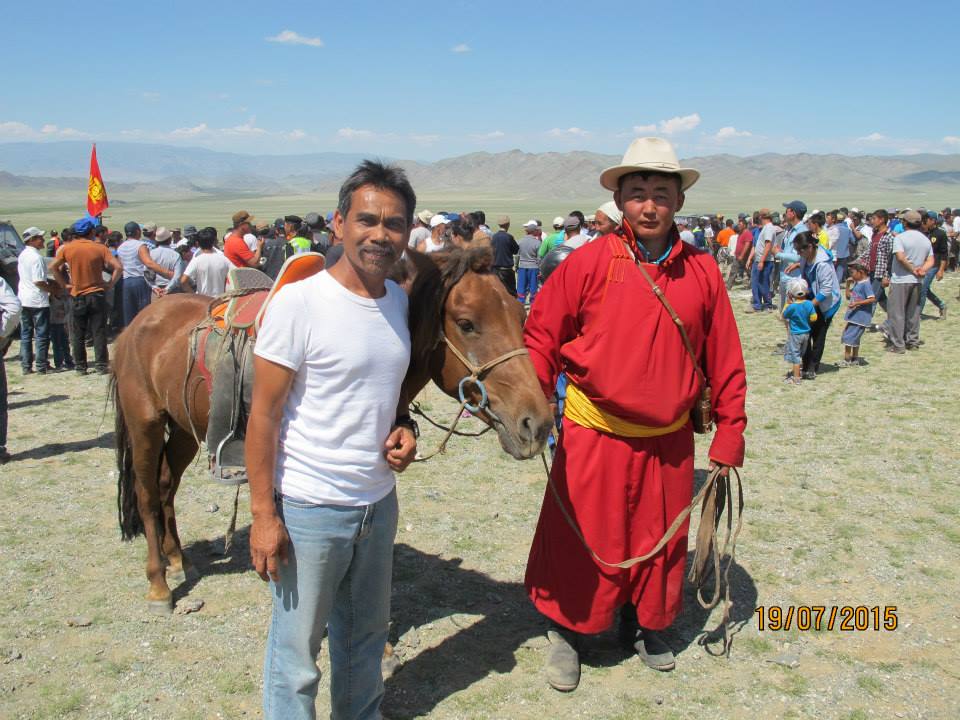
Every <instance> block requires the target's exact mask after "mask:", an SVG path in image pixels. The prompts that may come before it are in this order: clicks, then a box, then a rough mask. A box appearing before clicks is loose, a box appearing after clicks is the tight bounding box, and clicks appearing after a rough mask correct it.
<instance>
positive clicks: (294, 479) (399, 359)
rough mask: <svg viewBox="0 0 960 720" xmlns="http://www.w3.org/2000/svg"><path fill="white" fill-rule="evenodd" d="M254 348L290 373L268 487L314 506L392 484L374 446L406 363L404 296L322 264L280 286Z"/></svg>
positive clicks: (371, 499)
mask: <svg viewBox="0 0 960 720" xmlns="http://www.w3.org/2000/svg"><path fill="white" fill-rule="evenodd" d="M254 352H255V353H256V354H257V355H258V356H259V357H261V358H264V359H265V360H269V361H270V362H274V363H277V364H278V365H283V366H284V367H287V368H290V369H291V370H293V371H295V372H296V375H295V377H294V379H293V385H292V386H291V388H290V395H289V396H288V397H287V404H286V407H285V408H284V411H283V421H282V424H281V426H280V447H279V448H278V452H277V466H276V475H275V477H274V486H275V487H276V489H277V490H278V491H279V492H280V493H281V494H283V495H286V496H287V497H291V498H294V499H296V500H302V501H306V502H311V503H316V504H324V505H326V504H329V505H347V506H353V507H356V506H361V505H370V504H372V503H375V502H377V501H379V500H381V499H383V498H384V497H386V496H387V495H388V494H389V493H390V491H391V490H393V487H394V484H395V479H394V476H393V472H392V471H391V470H390V466H389V465H387V460H386V457H385V456H384V447H383V444H384V442H385V441H386V439H387V436H388V435H389V434H390V429H391V428H392V426H393V421H394V420H395V419H396V412H397V402H398V401H399V399H400V385H401V383H402V382H403V378H404V375H405V374H406V372H407V366H408V365H409V364H410V331H409V329H408V327H407V296H406V294H405V293H404V292H403V290H401V289H400V286H399V285H397V284H396V283H394V282H391V281H387V292H386V295H384V296H383V297H382V298H377V299H371V298H364V297H360V296H359V295H355V294H354V293H352V292H350V291H349V290H347V289H346V288H345V287H343V286H342V285H341V284H340V283H339V282H337V281H336V280H335V279H334V278H333V277H332V276H331V275H330V274H329V273H328V272H320V273H318V274H316V275H313V276H311V277H309V278H307V279H306V280H301V281H300V282H295V283H293V284H291V285H287V286H285V287H283V288H281V290H280V291H279V292H278V293H277V294H276V295H275V296H274V298H273V299H272V300H271V301H270V305H269V306H268V307H267V312H266V315H265V317H264V321H263V325H262V326H261V328H260V334H259V335H258V336H257V345H256V348H255V350H254Z"/></svg>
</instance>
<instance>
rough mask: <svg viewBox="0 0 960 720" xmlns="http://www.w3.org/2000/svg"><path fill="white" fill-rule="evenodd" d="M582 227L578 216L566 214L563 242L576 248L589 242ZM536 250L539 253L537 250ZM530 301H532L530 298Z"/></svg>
mask: <svg viewBox="0 0 960 720" xmlns="http://www.w3.org/2000/svg"><path fill="white" fill-rule="evenodd" d="M582 229H583V221H582V220H581V219H580V218H579V217H578V216H576V215H569V216H567V219H566V220H564V221H563V244H564V245H567V246H568V247H572V248H573V249H574V250H576V249H577V248H579V247H583V246H584V245H586V244H587V243H588V242H590V238H589V237H588V236H587V235H584V234H583V232H582ZM537 252H538V253H539V250H538V251H537ZM530 302H533V299H532V298H531V300H530Z"/></svg>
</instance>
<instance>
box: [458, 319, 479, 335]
mask: <svg viewBox="0 0 960 720" xmlns="http://www.w3.org/2000/svg"><path fill="white" fill-rule="evenodd" d="M457 327H459V328H460V330H461V331H463V332H465V333H472V332H474V330H476V328H474V327H473V323H472V322H470V321H469V320H457Z"/></svg>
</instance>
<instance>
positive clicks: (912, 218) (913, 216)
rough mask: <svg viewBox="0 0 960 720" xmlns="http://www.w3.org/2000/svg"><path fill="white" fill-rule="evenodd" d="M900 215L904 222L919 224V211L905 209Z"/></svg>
mask: <svg viewBox="0 0 960 720" xmlns="http://www.w3.org/2000/svg"><path fill="white" fill-rule="evenodd" d="M900 217H901V218H903V221H904V222H905V223H909V224H910V225H919V224H920V213H918V212H917V211H916V210H907V211H906V212H904V213H903V214H901V215H900Z"/></svg>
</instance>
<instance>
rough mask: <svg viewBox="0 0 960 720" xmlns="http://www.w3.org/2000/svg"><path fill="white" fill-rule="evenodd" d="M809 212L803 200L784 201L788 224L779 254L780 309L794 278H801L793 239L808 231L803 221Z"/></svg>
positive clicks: (784, 212)
mask: <svg viewBox="0 0 960 720" xmlns="http://www.w3.org/2000/svg"><path fill="white" fill-rule="evenodd" d="M806 214H807V206H806V204H805V203H804V202H803V201H802V200H791V201H790V202H788V203H783V224H784V225H786V231H785V232H784V235H783V241H782V242H781V243H780V247H781V250H780V252H779V253H778V254H777V258H778V259H779V261H780V309H781V310H783V307H784V304H785V303H786V299H787V286H788V285H789V284H790V280H791V279H793V278H799V277H801V275H800V256H799V255H796V250H795V249H794V247H793V240H794V238H795V237H797V235H799V234H800V233H802V232H807V224H806V223H805V222H803V217H804V215H806Z"/></svg>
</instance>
